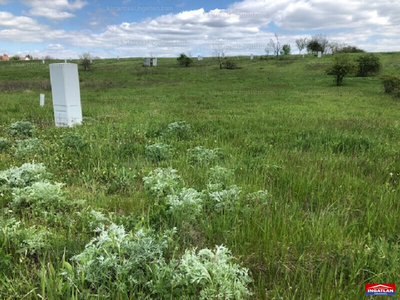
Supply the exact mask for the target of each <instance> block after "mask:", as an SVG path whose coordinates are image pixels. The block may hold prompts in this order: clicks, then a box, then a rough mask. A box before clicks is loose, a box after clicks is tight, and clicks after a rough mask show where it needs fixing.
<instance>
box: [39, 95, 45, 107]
mask: <svg viewBox="0 0 400 300" xmlns="http://www.w3.org/2000/svg"><path fill="white" fill-rule="evenodd" d="M40 106H41V107H43V106H44V94H40Z"/></svg>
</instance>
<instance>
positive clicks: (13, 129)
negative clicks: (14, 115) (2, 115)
mask: <svg viewBox="0 0 400 300" xmlns="http://www.w3.org/2000/svg"><path fill="white" fill-rule="evenodd" d="M34 132H35V125H33V124H32V123H31V122H29V121H18V122H15V123H13V124H11V125H10V126H9V127H8V134H9V135H11V136H13V137H32V136H33V134H34Z"/></svg>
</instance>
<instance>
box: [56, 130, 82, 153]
mask: <svg viewBox="0 0 400 300" xmlns="http://www.w3.org/2000/svg"><path fill="white" fill-rule="evenodd" d="M61 141H62V143H63V145H64V147H65V148H67V149H74V150H80V149H82V148H83V147H84V145H85V143H84V141H83V138H82V137H81V136H80V135H79V134H78V133H74V132H67V133H65V134H63V135H62V136H61Z"/></svg>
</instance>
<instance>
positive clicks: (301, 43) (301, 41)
mask: <svg viewBox="0 0 400 300" xmlns="http://www.w3.org/2000/svg"><path fill="white" fill-rule="evenodd" d="M296 45H297V49H299V54H301V51H303V49H305V48H306V47H307V38H300V39H297V40H296Z"/></svg>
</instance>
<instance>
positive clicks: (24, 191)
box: [10, 182, 74, 218]
mask: <svg viewBox="0 0 400 300" xmlns="http://www.w3.org/2000/svg"><path fill="white" fill-rule="evenodd" d="M73 204H74V203H73V202H71V201H67V199H66V197H65V192H64V190H63V184H61V183H50V182H35V183H33V184H32V185H30V186H27V187H24V188H14V189H13V197H12V201H11V203H10V208H11V210H12V211H13V212H14V213H16V214H22V213H31V214H32V215H34V216H42V217H44V218H48V217H50V218H54V217H56V216H57V215H62V214H63V213H64V212H68V211H69V210H70V208H71V206H72V205H73Z"/></svg>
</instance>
